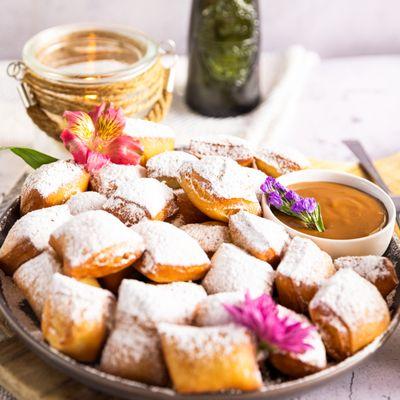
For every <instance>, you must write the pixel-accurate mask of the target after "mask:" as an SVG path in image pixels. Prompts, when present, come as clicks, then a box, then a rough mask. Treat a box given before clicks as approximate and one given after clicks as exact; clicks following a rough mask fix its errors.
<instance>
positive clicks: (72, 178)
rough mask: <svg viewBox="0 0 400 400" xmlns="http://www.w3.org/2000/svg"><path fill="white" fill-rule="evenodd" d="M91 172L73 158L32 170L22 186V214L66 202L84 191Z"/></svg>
mask: <svg viewBox="0 0 400 400" xmlns="http://www.w3.org/2000/svg"><path fill="white" fill-rule="evenodd" d="M88 184H89V174H88V173H87V172H86V171H85V170H84V169H83V168H82V167H81V166H80V165H78V164H76V163H75V162H73V161H72V160H59V161H56V162H53V163H51V164H45V165H42V166H41V167H39V168H38V169H36V170H34V171H32V172H31V173H30V174H29V175H28V176H27V178H26V179H25V182H24V183H23V185H22V188H21V214H22V215H24V214H27V213H28V212H30V211H33V210H38V209H41V208H45V207H51V206H56V205H60V204H64V203H65V202H66V201H67V200H68V199H69V198H70V197H72V196H73V195H75V194H77V193H79V192H84V191H85V190H86V189H87V187H88Z"/></svg>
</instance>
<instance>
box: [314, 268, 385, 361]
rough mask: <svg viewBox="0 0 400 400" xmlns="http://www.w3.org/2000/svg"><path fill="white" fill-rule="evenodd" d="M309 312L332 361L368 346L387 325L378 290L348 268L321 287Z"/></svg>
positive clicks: (383, 302)
mask: <svg viewBox="0 0 400 400" xmlns="http://www.w3.org/2000/svg"><path fill="white" fill-rule="evenodd" d="M309 312H310V316H311V319H312V321H313V322H314V324H316V325H317V326H318V328H319V330H320V332H321V335H322V339H323V341H324V344H325V347H326V350H327V352H328V354H329V355H330V356H331V357H333V358H334V359H336V360H343V359H345V358H346V357H349V356H351V355H352V354H354V353H355V352H357V351H358V350H360V349H361V348H363V347H364V346H366V345H367V344H369V343H370V342H372V341H373V340H374V339H375V338H376V337H377V336H379V335H380V334H382V333H383V332H384V331H385V330H386V328H387V327H388V325H389V323H390V314H389V310H388V306H387V304H386V302H385V300H384V299H383V297H382V295H381V294H380V293H379V291H378V289H377V288H376V287H375V286H374V285H373V284H372V283H370V282H368V281H367V280H366V279H364V278H362V277H361V276H360V275H358V274H357V273H356V272H354V271H353V270H352V269H349V268H344V269H341V270H339V271H338V272H336V274H335V275H333V276H332V277H331V278H329V279H328V280H327V281H326V282H325V283H324V284H323V285H322V287H321V288H320V289H319V290H318V292H317V294H316V295H315V296H314V298H313V299H312V300H311V302H310V305H309Z"/></svg>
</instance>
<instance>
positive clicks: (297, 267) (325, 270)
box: [275, 236, 336, 313]
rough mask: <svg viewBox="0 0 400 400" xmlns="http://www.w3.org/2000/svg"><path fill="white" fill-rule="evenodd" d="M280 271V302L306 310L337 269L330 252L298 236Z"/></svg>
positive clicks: (282, 262) (296, 308) (280, 265)
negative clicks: (322, 285) (319, 289)
mask: <svg viewBox="0 0 400 400" xmlns="http://www.w3.org/2000/svg"><path fill="white" fill-rule="evenodd" d="M276 272H277V274H276V279H275V284H276V288H277V290H278V297H279V303H280V304H282V305H283V306H285V307H288V308H290V309H292V310H294V311H297V312H301V313H304V312H306V311H307V307H308V303H309V302H310V300H311V299H312V298H313V296H314V294H315V293H316V292H317V290H318V288H319V287H320V286H321V284H322V283H323V282H324V281H325V280H326V279H327V278H329V277H330V276H332V275H333V274H334V273H335V272H336V271H335V268H334V266H333V262H332V259H331V257H330V256H329V255H328V254H327V253H325V252H324V251H322V250H321V249H320V248H319V247H318V246H317V245H316V244H315V243H314V242H313V241H312V240H310V239H306V238H301V237H299V236H296V237H294V238H293V240H292V241H291V242H290V244H289V246H288V248H287V250H286V252H285V255H284V257H283V259H282V261H281V263H280V264H279V266H278V268H277V270H276Z"/></svg>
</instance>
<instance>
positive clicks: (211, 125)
mask: <svg viewBox="0 0 400 400" xmlns="http://www.w3.org/2000/svg"><path fill="white" fill-rule="evenodd" d="M318 63H319V56H318V55H317V54H316V53H313V52H310V51H307V50H305V49H304V48H303V47H300V46H293V47H290V48H289V49H287V50H286V51H285V52H283V53H264V54H262V56H261V59H260V80H261V92H262V98H263V100H262V102H261V104H260V105H259V106H258V107H257V108H256V109H254V110H253V111H252V112H250V113H248V114H245V115H241V116H238V117H230V118H209V117H204V116H201V115H199V114H196V113H194V112H193V111H191V110H190V109H189V108H188V106H187V105H186V104H185V101H184V91H185V84H186V79H187V58H186V57H180V59H179V62H178V65H177V71H176V82H175V95H174V100H173V104H172V107H171V110H170V112H169V114H168V115H167V118H166V119H165V121H164V122H165V123H166V124H167V125H169V126H171V127H172V128H173V129H174V130H175V131H176V133H177V136H178V141H179V142H186V141H188V140H190V138H191V137H193V136H199V135H204V134H228V135H236V136H240V137H243V138H246V139H248V140H250V141H251V142H252V143H253V144H255V145H258V144H262V143H265V142H272V141H273V140H274V138H275V137H277V136H278V135H279V134H280V133H281V132H283V131H284V130H285V129H287V127H288V125H289V123H290V121H291V117H292V114H293V111H294V110H295V108H296V107H295V106H296V102H297V100H298V98H299V96H300V94H301V93H302V90H303V88H304V85H305V83H306V82H307V79H308V77H309V74H310V72H311V71H312V69H313V68H314V67H315V66H316V65H318Z"/></svg>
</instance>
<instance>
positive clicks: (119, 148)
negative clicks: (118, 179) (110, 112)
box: [106, 135, 143, 165]
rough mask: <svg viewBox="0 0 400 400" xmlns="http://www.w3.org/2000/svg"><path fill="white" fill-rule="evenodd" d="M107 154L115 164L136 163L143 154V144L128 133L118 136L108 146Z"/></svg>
mask: <svg viewBox="0 0 400 400" xmlns="http://www.w3.org/2000/svg"><path fill="white" fill-rule="evenodd" d="M106 154H107V155H108V156H109V157H110V161H111V162H113V163H115V164H131V165H136V164H138V163H139V161H140V156H141V155H142V154H143V146H142V145H141V144H140V142H139V141H138V140H137V139H134V138H132V137H130V136H127V135H122V136H118V137H117V138H116V139H114V140H113V141H112V142H111V143H110V144H109V145H108V147H107V149H106Z"/></svg>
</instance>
